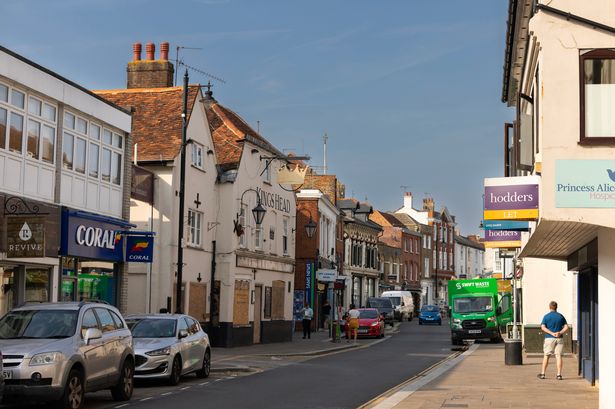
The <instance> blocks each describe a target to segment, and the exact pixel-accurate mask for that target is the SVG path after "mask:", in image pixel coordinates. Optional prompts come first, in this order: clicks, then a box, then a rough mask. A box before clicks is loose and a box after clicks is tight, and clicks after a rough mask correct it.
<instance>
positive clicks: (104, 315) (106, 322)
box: [95, 308, 115, 332]
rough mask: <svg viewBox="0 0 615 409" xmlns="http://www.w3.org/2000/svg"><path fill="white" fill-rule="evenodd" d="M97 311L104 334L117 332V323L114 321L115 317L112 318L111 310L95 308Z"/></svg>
mask: <svg viewBox="0 0 615 409" xmlns="http://www.w3.org/2000/svg"><path fill="white" fill-rule="evenodd" d="M95 310H96V315H98V319H99V320H100V326H101V327H102V332H110V331H115V322H114V321H113V317H111V314H110V313H109V310H108V309H106V308H95Z"/></svg>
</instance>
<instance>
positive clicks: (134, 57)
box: [132, 43, 141, 61]
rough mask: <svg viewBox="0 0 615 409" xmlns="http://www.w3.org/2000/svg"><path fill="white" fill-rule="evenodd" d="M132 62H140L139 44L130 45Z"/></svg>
mask: <svg viewBox="0 0 615 409" xmlns="http://www.w3.org/2000/svg"><path fill="white" fill-rule="evenodd" d="M132 60H133V61H141V43H134V44H133V45H132Z"/></svg>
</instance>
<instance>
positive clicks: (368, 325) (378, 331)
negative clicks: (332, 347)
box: [343, 308, 384, 338]
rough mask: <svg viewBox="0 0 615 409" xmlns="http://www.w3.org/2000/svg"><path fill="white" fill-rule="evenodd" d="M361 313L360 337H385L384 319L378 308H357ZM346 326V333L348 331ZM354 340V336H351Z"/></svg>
mask: <svg viewBox="0 0 615 409" xmlns="http://www.w3.org/2000/svg"><path fill="white" fill-rule="evenodd" d="M357 310H358V311H359V313H360V315H359V331H358V333H357V335H358V336H359V337H377V338H383V337H384V318H382V315H381V314H380V312H378V310H377V309H376V308H357ZM346 325H348V324H347V323H346V324H344V328H343V329H344V332H345V331H346ZM351 338H352V336H351Z"/></svg>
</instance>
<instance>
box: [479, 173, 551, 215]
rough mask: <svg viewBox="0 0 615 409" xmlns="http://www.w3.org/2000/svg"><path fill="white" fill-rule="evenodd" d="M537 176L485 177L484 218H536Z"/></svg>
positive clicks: (538, 179) (538, 180)
mask: <svg viewBox="0 0 615 409" xmlns="http://www.w3.org/2000/svg"><path fill="white" fill-rule="evenodd" d="M539 182H540V178H539V177H538V176H518V177H509V178H486V179H485V194H484V200H485V201H484V212H483V213H484V214H483V216H484V219H485V220H537V219H538V186H539Z"/></svg>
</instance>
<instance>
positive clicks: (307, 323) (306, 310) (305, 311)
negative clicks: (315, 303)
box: [301, 301, 314, 339]
mask: <svg viewBox="0 0 615 409" xmlns="http://www.w3.org/2000/svg"><path fill="white" fill-rule="evenodd" d="M301 315H302V317H303V339H305V337H307V338H308V339H310V336H311V335H312V318H314V310H312V307H310V305H309V304H308V303H307V301H306V302H305V303H304V307H303V308H302V309H301Z"/></svg>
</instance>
